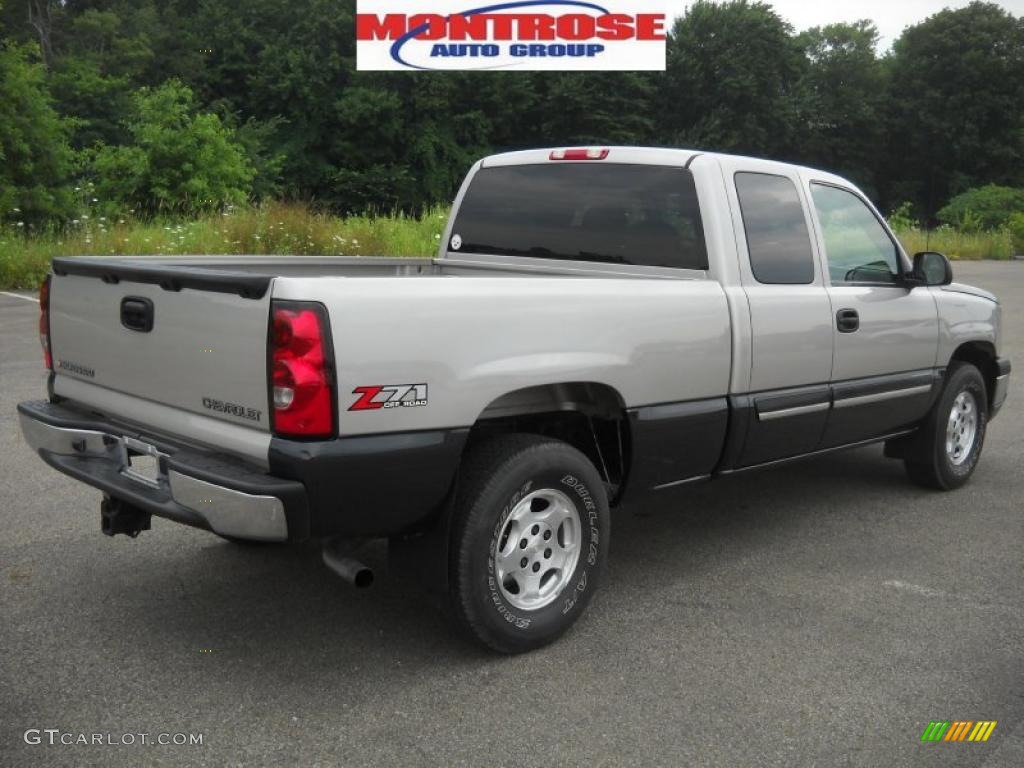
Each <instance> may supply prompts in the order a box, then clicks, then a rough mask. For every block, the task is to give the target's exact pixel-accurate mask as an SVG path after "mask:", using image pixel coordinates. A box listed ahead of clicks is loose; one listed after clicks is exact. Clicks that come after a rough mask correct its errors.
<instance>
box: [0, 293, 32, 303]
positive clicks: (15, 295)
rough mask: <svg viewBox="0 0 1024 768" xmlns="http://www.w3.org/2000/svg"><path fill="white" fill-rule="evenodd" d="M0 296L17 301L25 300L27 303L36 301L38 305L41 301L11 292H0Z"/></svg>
mask: <svg viewBox="0 0 1024 768" xmlns="http://www.w3.org/2000/svg"><path fill="white" fill-rule="evenodd" d="M0 294H3V295H4V296H13V297H14V298H16V299H24V300H25V301H34V302H35V303H36V304H38V303H39V299H36V298H33V297H32V296H22V295H21V294H20V293H11V292H10V291H0Z"/></svg>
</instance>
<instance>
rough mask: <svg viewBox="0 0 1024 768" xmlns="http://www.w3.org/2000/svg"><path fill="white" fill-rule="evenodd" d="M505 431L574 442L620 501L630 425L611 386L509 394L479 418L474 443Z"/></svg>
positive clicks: (572, 385)
mask: <svg viewBox="0 0 1024 768" xmlns="http://www.w3.org/2000/svg"><path fill="white" fill-rule="evenodd" d="M505 432H526V433H531V434H537V435H544V436H545V437H553V438H555V439H557V440H562V441H564V442H566V443H569V445H572V446H573V447H575V448H576V449H577V450H579V451H580V452H581V453H583V454H584V455H585V456H586V457H587V458H589V459H590V461H591V462H592V463H593V464H594V466H595V467H596V468H597V471H598V472H599V473H600V474H601V477H602V478H603V479H604V481H605V482H606V483H608V484H609V485H611V486H613V490H612V493H611V494H610V498H611V499H612V500H614V499H616V498H617V497H618V496H619V493H620V491H621V488H622V485H623V482H624V480H625V479H626V472H627V470H628V468H629V459H630V441H629V423H628V420H627V418H626V409H625V405H624V403H623V400H622V397H621V396H620V395H619V393H618V392H617V391H616V390H615V389H613V388H612V387H609V386H608V385H606V384H598V383H594V382H566V383H562V384H546V385H542V386H537V387H526V388H524V389H517V390H515V391H513V392H508V393H506V394H504V395H502V396H501V397H499V398H498V399H496V400H494V401H493V402H492V403H491V404H490V405H488V406H487V407H486V408H485V409H484V411H483V413H481V414H480V418H479V419H477V421H476V423H475V424H474V425H473V428H472V429H471V430H470V433H469V441H470V442H472V441H473V439H474V438H479V437H483V436H487V435H493V434H500V433H505Z"/></svg>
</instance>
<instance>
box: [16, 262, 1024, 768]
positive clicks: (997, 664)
mask: <svg viewBox="0 0 1024 768" xmlns="http://www.w3.org/2000/svg"><path fill="white" fill-rule="evenodd" d="M955 271H956V275H957V279H959V280H962V281H964V282H972V283H975V284H977V285H980V286H982V287H985V288H988V289H990V290H993V291H995V292H996V293H997V294H998V295H999V296H1000V297H1001V299H1002V301H1003V305H1004V324H1005V332H1004V335H1005V340H1006V341H1005V354H1007V355H1008V356H1009V357H1010V358H1011V359H1012V360H1013V362H1014V363H1015V364H1016V366H1017V372H1016V373H1015V374H1014V377H1013V378H1012V384H1011V389H1010V395H1009V400H1008V403H1007V405H1006V407H1005V408H1004V410H1003V411H1002V413H1001V414H1000V415H999V418H998V419H997V420H996V421H995V422H993V424H992V425H991V428H990V431H989V433H988V439H987V443H986V447H985V451H984V455H983V457H982V461H981V465H980V467H979V469H978V471H977V473H976V474H975V476H974V479H973V480H972V482H971V483H970V484H969V485H968V486H967V487H965V488H963V489H961V490H959V491H956V492H953V493H949V494H937V493H934V492H928V491H924V490H921V489H919V488H917V487H915V486H913V485H910V484H909V483H908V482H907V481H906V480H905V479H904V475H903V470H902V467H901V466H900V465H899V464H898V463H896V462H891V461H888V460H886V459H884V458H883V457H882V450H881V448H880V447H877V446H876V447H871V448H865V449H860V450H856V451H852V452H846V453H840V454H833V455H830V456H826V457H821V458H817V459H813V460H810V461H807V462H804V463H798V464H792V465H788V466H785V467H781V468H777V469H773V470H768V471H762V472H759V473H751V474H748V475H746V476H738V477H736V478H733V479H727V480H721V481H717V482H714V483H710V484H706V485H702V486H696V487H691V488H689V489H687V490H685V491H681V492H680V493H679V494H678V495H676V496H675V497H673V498H672V499H669V500H666V502H665V503H664V504H663V505H659V506H658V507H649V508H643V509H632V510H620V511H619V513H618V514H617V515H616V516H614V517H613V533H612V558H611V567H610V570H609V573H608V579H607V581H606V583H605V584H604V586H603V589H602V592H601V593H600V595H599V596H598V598H597V599H596V600H595V602H594V604H593V605H592V606H591V608H590V610H589V612H588V614H587V615H586V616H585V617H584V619H583V621H582V622H581V623H580V624H579V625H578V626H577V627H576V628H575V629H574V630H573V631H572V632H571V633H570V634H569V635H568V636H566V637H565V638H564V639H563V640H562V641H561V642H559V643H557V644H556V645H554V646H552V647H550V648H547V649H544V650H541V651H539V652H536V653H533V654H530V655H528V656H522V657H516V658H503V657H496V656H493V655H490V654H487V653H484V652H482V651H480V650H477V649H476V648H475V647H473V646H471V645H467V644H466V643H465V642H463V641H462V640H461V639H460V638H459V637H457V636H456V635H454V634H453V632H452V630H450V629H449V626H448V623H447V622H446V620H445V617H444V615H443V612H442V611H441V604H440V602H439V601H438V600H437V599H435V598H432V597H428V596H424V595H423V594H422V593H420V592H418V591H417V590H416V589H415V588H414V587H412V586H410V585H409V584H406V583H403V582H400V581H394V580H389V579H387V578H382V579H381V580H379V581H378V583H377V584H376V585H375V586H374V587H373V588H372V589H370V590H367V591H360V592H357V591H354V590H352V589H351V588H349V587H347V586H346V585H345V584H343V583H342V582H341V581H340V580H339V579H338V578H337V577H335V576H333V575H332V574H331V573H330V572H329V571H328V570H327V569H326V568H325V567H324V566H323V565H322V563H321V562H320V558H319V553H318V551H317V550H316V549H315V548H312V547H292V548H276V547H255V548H253V547H239V546H236V545H232V544H229V543H226V542H223V541H221V540H220V539H218V538H216V537H214V536H213V535H211V534H208V533H205V532H202V531H197V530H192V529H188V528H185V527H181V526H177V525H174V524H172V523H168V522H165V521H162V520H157V519H154V521H153V530H152V531H149V532H145V533H143V534H142V535H141V536H140V537H139V538H138V539H135V540H131V539H128V538H126V537H123V536H122V537H117V538H116V539H110V538H107V537H105V536H102V535H101V534H100V530H99V512H98V507H99V493H98V492H96V491H93V490H91V489H89V488H87V487H85V486H83V485H80V484H78V483H76V482H74V481H72V480H71V479H69V478H66V477H63V476H62V475H59V474H58V473H56V472H54V471H52V470H50V469H49V468H47V467H46V466H45V465H44V464H43V463H42V461H40V460H39V459H38V458H37V457H36V456H35V455H34V454H33V453H32V452H31V451H30V450H29V448H28V447H27V446H26V445H25V444H24V441H23V440H22V438H21V436H20V432H19V430H18V426H17V418H16V414H15V405H16V403H17V402H18V401H20V400H26V399H33V398H39V397H41V396H43V394H44V384H45V379H44V376H43V372H42V363H41V355H40V351H39V344H38V340H37V335H36V334H37V330H36V322H37V312H38V307H37V305H35V304H34V303H32V302H31V301H27V300H25V299H22V298H17V297H13V296H9V295H3V294H0V523H2V536H0V765H2V766H31V765H103V766H121V765H124V766H138V765H185V764H189V765H210V766H221V765H246V766H249V765H280V764H293V765H302V766H319V765H322V766H335V765H346V766H348V765H352V766H376V765H398V766H415V765H439V766H454V765H465V766H474V767H475V766H504V765H508V766H541V765H607V766H637V765H658V766H694V765H720V766H748V765H749V766H803V765H808V766H810V765H818V766H905V765H906V766H918V765H922V766H930V765H949V766H982V765H984V766H1021V765H1024V727H1022V725H1021V723H1022V718H1024V688H1022V683H1024V675H1022V672H1024V598H1022V584H1024V557H1022V545H1024V515H1022V505H1024V471H1022V470H1024V467H1022V458H1024V397H1022V395H1021V392H1022V389H1024V263H1019V262H1018V263H979V264H973V263H968V264H962V263H960V264H956V265H955ZM957 719H961V720H982V719H984V720H996V721H998V726H997V727H996V728H995V730H994V732H993V734H992V736H991V738H990V739H989V741H988V742H987V743H984V744H974V743H966V742H965V743H958V744H954V743H937V744H922V743H921V742H920V741H919V738H920V735H921V733H922V731H923V730H924V728H925V726H926V725H927V724H928V722H929V721H930V720H957ZM29 729H59V730H60V732H61V733H70V734H75V735H77V734H80V733H85V734H93V733H102V734H108V733H109V734H113V735H114V736H115V737H120V736H121V735H122V734H140V733H147V734H151V738H155V737H156V735H157V734H160V733H171V734H174V733H198V734H202V737H203V743H202V745H184V746H175V745H167V746H156V745H145V746H144V745H139V744H135V745H118V746H111V745H99V744H96V745H77V746H76V745H71V746H66V745H60V744H56V745H53V746H51V745H49V744H47V743H46V741H45V734H44V737H43V738H44V741H43V743H42V744H38V745H36V744H27V743H26V741H25V737H24V734H25V732H26V731H27V730H29Z"/></svg>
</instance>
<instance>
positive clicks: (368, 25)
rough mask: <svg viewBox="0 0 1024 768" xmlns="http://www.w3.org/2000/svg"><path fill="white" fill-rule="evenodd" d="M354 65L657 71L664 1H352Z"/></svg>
mask: <svg viewBox="0 0 1024 768" xmlns="http://www.w3.org/2000/svg"><path fill="white" fill-rule="evenodd" d="M356 67H357V68H358V69H361V70H401V71H416V70H439V69H440V70H445V69H451V70H488V71H498V72H502V71H510V72H517V71H520V72H521V71H524V70H570V69H571V70H600V69H603V70H620V71H625V70H663V69H665V2H664V0H628V2H627V1H626V0H607V1H606V0H594V2H589V1H588V0H547V1H546V2H545V1H544V0H511V1H510V2H494V0H490V2H488V0H413V1H412V2H409V0H405V2H401V1H400V0H358V2H357V4H356Z"/></svg>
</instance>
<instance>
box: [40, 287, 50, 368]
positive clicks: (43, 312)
mask: <svg viewBox="0 0 1024 768" xmlns="http://www.w3.org/2000/svg"><path fill="white" fill-rule="evenodd" d="M39 343H40V344H42V346H43V362H44V363H46V370H48V371H52V370H53V352H51V351H50V276H49V275H47V276H46V279H45V280H43V284H42V285H40V286H39Z"/></svg>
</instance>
